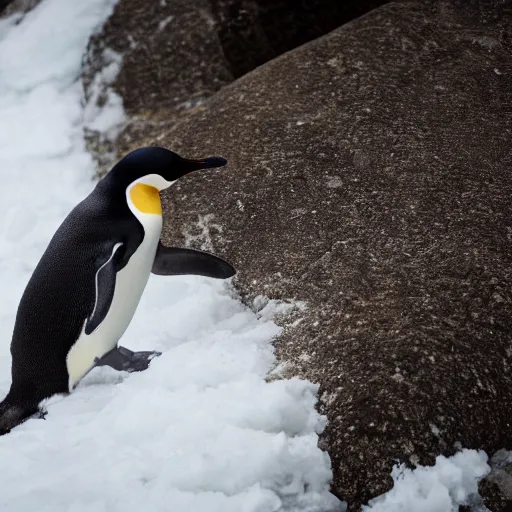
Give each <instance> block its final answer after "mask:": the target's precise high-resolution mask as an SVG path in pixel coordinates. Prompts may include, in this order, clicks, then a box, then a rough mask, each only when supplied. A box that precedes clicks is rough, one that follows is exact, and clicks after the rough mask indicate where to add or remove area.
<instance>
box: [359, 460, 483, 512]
mask: <svg viewBox="0 0 512 512" xmlns="http://www.w3.org/2000/svg"><path fill="white" fill-rule="evenodd" d="M489 471H490V467H489V465H488V464H487V455H486V454H485V452H482V451H475V450H462V451H460V452H458V453H456V454H455V455H454V456H453V457H450V458H446V457H443V456H439V457H437V458H436V464H435V466H433V467H423V466H419V467H417V468H415V469H414V470H410V469H405V468H404V467H403V466H402V465H400V466H396V467H394V468H393V471H392V475H391V476H392V477H393V481H394V487H393V489H391V491H389V492H388V493H386V494H385V495H383V496H380V497H379V498H376V499H375V500H372V501H371V502H370V503H369V506H365V507H363V512H409V511H411V510H414V512H458V510H459V505H475V508H476V507H480V506H481V505H480V500H479V497H478V481H479V480H480V479H481V478H482V477H483V476H485V475H487V474H488V473H489ZM479 510H486V509H485V508H483V509H482V508H480V509H479Z"/></svg>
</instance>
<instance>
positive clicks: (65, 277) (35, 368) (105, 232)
mask: <svg viewBox="0 0 512 512" xmlns="http://www.w3.org/2000/svg"><path fill="white" fill-rule="evenodd" d="M108 178H109V177H108V175H107V177H106V178H104V179H103V180H102V181H100V182H99V183H98V185H97V186H96V188H95V189H94V190H93V191H92V192H91V194H90V195H89V196H88V197H86V198H85V199H84V200H83V201H82V202H81V203H79V204H78V205H77V206H76V207H75V208H74V209H73V210H72V211H71V213H70V214H69V215H68V217H67V218H66V219H65V220H64V222H63V223H62V224H61V226H60V227H59V229H58V230H57V231H56V233H55V235H54V236H53V238H52V240H51V241H50V244H49V245H48V247H47V249H46V251H45V253H44V254H43V256H42V258H41V260H40V261H39V263H38V265H37V267H36V268H35V270H34V272H33V274H32V276H31V278H30V280H29V282H28V284H27V287H26V289H25V291H24V294H23V296H22V299H21V301H20V304H19V306H18V311H17V315H16V322H15V326H14V332H13V337H12V343H11V354H12V385H11V389H10V391H9V394H8V396H7V397H6V401H8V402H9V403H11V404H13V403H22V404H31V405H33V404H34V402H35V403H39V402H40V401H41V400H42V399H44V398H47V397H50V396H52V395H54V394H55V393H65V392H68V391H69V382H68V379H69V377H68V372H67V367H66V357H67V354H68V352H69V350H70V348H71V347H72V346H73V344H74V343H75V341H76V340H77V339H78V337H79V335H80V333H81V331H82V328H83V326H84V322H85V321H86V319H87V317H88V316H89V315H90V314H91V313H92V311H93V309H94V303H95V298H96V289H95V276H96V271H97V270H98V268H99V267H100V266H101V265H102V264H103V263H105V261H107V260H108V259H109V257H110V256H111V253H112V249H113V247H114V245H115V244H116V243H118V242H122V243H123V244H124V245H123V250H124V255H123V257H122V261H121V264H120V268H119V270H120V269H121V268H122V267H124V265H126V263H127V262H128V260H129V258H130V256H131V255H132V254H133V253H134V252H135V251H136V249H137V247H138V246H139V245H140V243H141V242H142V240H143V238H144V230H143V228H142V225H141V224H140V222H139V221H138V220H137V219H136V217H135V216H134V215H133V214H132V212H131V211H130V209H129V207H128V205H127V202H126V189H125V187H124V186H123V187H121V188H120V187H117V186H115V185H114V184H113V182H112V180H109V179H108Z"/></svg>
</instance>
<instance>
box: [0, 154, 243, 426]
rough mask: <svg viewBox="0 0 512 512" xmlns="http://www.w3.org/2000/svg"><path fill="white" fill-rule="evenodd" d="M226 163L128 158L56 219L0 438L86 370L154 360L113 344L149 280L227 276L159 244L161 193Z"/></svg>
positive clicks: (139, 366)
mask: <svg viewBox="0 0 512 512" xmlns="http://www.w3.org/2000/svg"><path fill="white" fill-rule="evenodd" d="M226 163H227V161H226V160H225V159H224V158H221V157H211V158H205V159H203V160H188V159H185V158H182V157H181V156H179V155H178V154H177V153H174V152H172V151H170V150H168V149H165V148H161V147H144V148H140V149H137V150H135V151H132V152H131V153H129V154H128V155H126V156H125V157H124V158H122V159H121V160H120V161H119V162H118V163H117V164H116V165H115V166H114V167H113V168H112V169H111V170H110V171H109V172H108V173H107V174H106V175H105V176H104V177H103V178H102V179H101V180H99V181H98V183H97V184H96V186H95V188H94V189H93V191H92V192H91V193H90V194H89V195H88V196H87V197H86V198H85V199H84V200H83V201H81V202H80V203H79V204H78V205H77V206H75V208H74V209H73V210H72V211H71V212H70V213H69V215H68V216H67V217H66V218H65V219H64V221H63V223H62V224H61V225H60V227H59V228H58V229H57V231H56V232H55V234H54V236H53V238H52V239H51V241H50V243H49V245H48V247H47V248H46V250H45V252H44V254H43V256H42V257H41V259H40V261H39V263H38V265H37V266H36V268H35V270H34V272H33V274H32V276H31V278H30V280H29V282H28V284H27V286H26V288H25V291H24V293H23V295H22V298H21V300H20V303H19V306H18V310H17V314H16V320H15V325H14V330H13V335H12V340H11V356H12V366H11V376H12V383H11V387H10V390H9V392H8V394H7V396H6V397H5V399H4V400H3V402H1V403H0V435H1V434H6V433H8V432H9V431H10V430H11V429H12V428H14V427H15V426H17V425H19V424H20V423H23V422H24V421H26V420H27V419H29V418H31V417H44V415H45V414H46V411H43V409H42V408H41V403H42V402H43V401H45V400H46V399H48V398H51V397H53V396H55V395H67V394H69V393H71V392H72V391H73V389H74V388H75V387H76V386H77V384H78V383H79V382H80V381H81V380H82V379H83V377H84V376H85V375H87V373H89V372H90V371H91V370H92V369H93V368H94V367H95V366H111V367H112V368H114V369H116V370H124V371H128V372H134V371H135V372H136V371H143V370H145V369H147V368H148V366H149V364H150V361H151V359H152V358H153V357H155V356H158V355H160V353H158V352H132V351H131V350H129V349H127V348H125V347H122V346H119V345H118V341H119V339H120V338H121V337H122V335H123V334H124V332H125V330H126V328H127V327H128V325H129V324H130V322H131V319H132V317H133V315H134V313H135V310H136V308H137V306H138V303H139V300H140V298H141V295H142V293H143V291H144V288H145V287H146V284H147V282H148V279H149V276H150V274H151V273H153V274H156V275H162V276H169V275H185V274H188V275H201V276H206V277H211V278H216V279H227V278H230V277H232V276H233V275H235V273H236V272H235V269H234V268H233V267H232V266H231V265H230V264H229V263H228V262H226V261H224V260H223V259H221V258H218V257H217V256H214V255H212V254H209V253H206V252H202V251H196V250H192V249H184V248H177V247H166V246H164V245H163V244H162V243H161V241H160V235H161V232H162V206H161V202H160V195H159V193H160V191H162V190H164V189H166V188H168V187H170V186H171V185H172V184H173V183H175V182H176V180H178V179H179V178H181V177H182V176H185V175H186V174H189V173H191V172H195V171H199V170H201V169H210V168H216V167H222V166H224V165H226Z"/></svg>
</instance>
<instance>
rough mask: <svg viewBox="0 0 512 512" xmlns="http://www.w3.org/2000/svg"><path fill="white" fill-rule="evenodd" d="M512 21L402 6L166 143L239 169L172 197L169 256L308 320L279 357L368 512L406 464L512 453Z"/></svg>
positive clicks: (283, 341)
mask: <svg viewBox="0 0 512 512" xmlns="http://www.w3.org/2000/svg"><path fill="white" fill-rule="evenodd" d="M487 5H488V3H487ZM511 21H512V15H511V10H510V4H509V3H503V2H502V3H500V4H499V5H498V4H495V8H494V9H491V10H488V9H486V8H484V6H483V4H479V3H477V2H473V3H471V4H469V3H466V4H465V6H463V7H460V6H459V5H457V4H456V3H447V2H443V3H435V4H434V3H433V4H425V3H424V2H412V3H408V2H405V3H393V4H388V5H386V6H383V7H381V8H379V9H377V10H375V11H372V12H371V13H369V14H367V15H365V16H363V17H361V18H359V19H357V20H355V21H353V22H351V23H349V24H346V25H344V26H343V27H341V28H340V29H337V30H335V31H334V32H332V33H331V34H329V35H327V36H325V37H323V38H321V39H318V40H315V41H313V42H311V43H309V44H307V45H305V46H303V47H301V48H298V49H295V50H293V51H292V52H289V53H287V54H285V55H283V56H281V57H279V58H277V59H275V60H273V61H271V62H269V63H267V64H265V65H264V66H262V67H260V68H258V69H256V70H255V71H253V72H251V73H249V74H248V75H246V76H244V77H242V78H241V79H240V80H238V81H237V82H235V83H233V84H232V85H230V86H227V87H225V88H224V89H222V90H221V91H220V92H218V93H217V94H216V95H215V96H214V97H212V98H211V99H210V101H209V102H208V103H207V105H206V106H205V109H204V110H203V111H201V112H197V113H196V114H194V115H192V116H190V117H189V118H188V119H187V120H185V121H184V122H183V123H180V124H177V125H172V126H170V127H169V128H168V130H167V132H166V133H163V134H161V135H160V138H159V140H158V141H156V140H155V142H158V143H160V144H165V145H166V146H168V147H170V148H173V149H175V150H177V151H180V152H182V153H184V154H186V155H190V156H201V155H209V154H220V155H222V156H225V157H226V158H228V160H229V166H228V167H227V168H226V169H223V170H222V171H217V172H210V173H202V174H199V175H194V176H189V177H186V178H184V179H183V181H182V182H180V183H179V184H178V185H176V186H175V187H173V188H172V189H171V190H170V192H169V193H168V194H167V195H166V196H165V212H166V215H165V219H166V226H165V237H164V241H165V242H166V243H167V244H183V243H184V241H185V238H187V239H188V240H191V239H192V240H193V238H191V236H192V237H194V236H195V237H196V238H195V240H196V243H195V245H199V241H200V240H204V239H205V237H206V238H208V240H209V241H210V242H209V243H211V245H212V246H213V247H214V248H215V250H216V251H217V252H218V253H220V254H222V255H223V256H225V257H227V258H228V259H229V260H230V261H231V262H233V263H234V264H235V266H236V267H237V268H238V269H239V276H238V287H239V288H240V289H241V290H242V292H243V293H244V294H245V295H246V296H247V297H248V298H249V299H250V298H251V297H253V296H254V295H257V294H264V295H267V296H269V297H272V298H278V299H281V298H285V299H289V298H294V299H299V300H305V301H306V302H307V304H308V309H307V311H306V312H305V313H304V314H303V315H302V316H303V320H302V322H301V323H299V325H298V326H296V327H294V328H288V329H287V330H286V332H285V334H284V335H283V336H281V338H280V339H278V340H277V341H276V347H277V352H278V355H279V357H280V358H281V359H282V360H284V361H286V362H288V372H289V374H293V375H301V376H304V377H307V378H309V379H311V380H312V381H314V382H319V383H320V384H321V395H320V396H321V402H320V410H321V411H322V412H324V413H325V414H327V416H328V418H329V425H328V427H327V430H326V432H325V433H324V435H323V437H322V446H324V447H325V448H326V449H327V450H328V451H329V454H330V456H331V459H332V463H333V470H334V482H333V490H334V492H335V493H336V494H337V495H338V496H340V497H341V498H343V499H347V500H348V501H349V502H350V504H351V509H352V510H357V506H358V505H359V504H361V503H363V502H366V501H367V500H368V499H369V498H371V497H373V496H375V495H378V494H380V493H382V492H384V491H386V490H388V489H389V487H390V485H391V478H390V470H391V466H392V464H393V463H394V462H395V461H397V460H400V461H405V462H407V463H409V464H411V465H414V464H415V463H418V462H421V463H423V464H431V463H433V462H434V457H435V456H436V455H437V454H440V453H443V454H451V453H453V452H454V449H455V448H454V443H456V442H460V443H461V444H462V445H463V446H465V447H470V448H482V449H485V450H486V451H487V452H488V453H489V454H490V455H492V454H493V453H494V452H495V451H496V450H498V449H500V448H510V447H511V423H512V416H511V410H512V409H511V405H512V377H511V372H510V365H511V362H512V344H511V336H510V331H511V327H512V294H511V285H512V253H511V240H512V202H511V200H510V198H511V193H512V174H511V171H512V152H511V148H512V121H511V117H510V115H511V113H512V87H511V84H512V81H511V69H512V66H511V64H512V47H511ZM150 142H151V141H150ZM185 234H186V235H187V237H185ZM495 510H498V508H495Z"/></svg>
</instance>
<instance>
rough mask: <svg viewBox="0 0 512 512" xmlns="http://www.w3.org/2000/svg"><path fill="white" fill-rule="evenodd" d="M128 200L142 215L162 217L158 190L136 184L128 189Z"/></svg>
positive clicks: (142, 184)
mask: <svg viewBox="0 0 512 512" xmlns="http://www.w3.org/2000/svg"><path fill="white" fill-rule="evenodd" d="M130 199H131V200H132V203H133V204H134V206H135V208H137V210H139V211H140V212H142V213H153V214H155V215H162V203H161V202H160V194H159V193H158V189H156V188H155V187H152V186H151V185H145V184H144V183H137V184H136V185H134V186H133V187H132V188H131V189H130Z"/></svg>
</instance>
